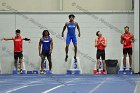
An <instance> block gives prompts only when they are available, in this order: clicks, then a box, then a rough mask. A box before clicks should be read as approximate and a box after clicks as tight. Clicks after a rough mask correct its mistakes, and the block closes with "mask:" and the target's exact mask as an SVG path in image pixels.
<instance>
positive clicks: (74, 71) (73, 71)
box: [67, 69, 81, 75]
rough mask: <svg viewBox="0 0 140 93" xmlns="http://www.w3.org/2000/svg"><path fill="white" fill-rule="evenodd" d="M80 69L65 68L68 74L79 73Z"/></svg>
mask: <svg viewBox="0 0 140 93" xmlns="http://www.w3.org/2000/svg"><path fill="white" fill-rule="evenodd" d="M80 73H81V71H80V70H79V69H69V70H67V74H68V75H70V74H80Z"/></svg>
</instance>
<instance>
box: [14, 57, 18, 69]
mask: <svg viewBox="0 0 140 93" xmlns="http://www.w3.org/2000/svg"><path fill="white" fill-rule="evenodd" d="M17 62H18V59H15V62H14V66H15V69H16V70H18V65H17Z"/></svg>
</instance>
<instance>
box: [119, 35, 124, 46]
mask: <svg viewBox="0 0 140 93" xmlns="http://www.w3.org/2000/svg"><path fill="white" fill-rule="evenodd" d="M120 43H121V44H124V42H123V37H122V35H121V40H120Z"/></svg>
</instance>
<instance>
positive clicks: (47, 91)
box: [42, 78, 79, 93]
mask: <svg viewBox="0 0 140 93" xmlns="http://www.w3.org/2000/svg"><path fill="white" fill-rule="evenodd" d="M77 79H79V78H76V79H73V80H70V81H67V82H66V83H64V84H61V85H58V86H56V87H53V88H51V89H48V90H46V91H44V92H42V93H49V92H51V91H53V90H55V89H57V88H60V87H62V86H66V85H65V84H68V83H71V82H73V81H75V80H77Z"/></svg>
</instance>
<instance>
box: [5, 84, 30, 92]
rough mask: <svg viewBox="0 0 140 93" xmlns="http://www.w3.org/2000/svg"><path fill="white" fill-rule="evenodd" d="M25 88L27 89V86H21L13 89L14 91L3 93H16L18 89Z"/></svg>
mask: <svg viewBox="0 0 140 93" xmlns="http://www.w3.org/2000/svg"><path fill="white" fill-rule="evenodd" d="M26 87H28V86H21V87H18V88H14V89H11V90H9V91H6V92H5V93H11V92H14V91H17V90H19V89H22V88H26Z"/></svg>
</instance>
